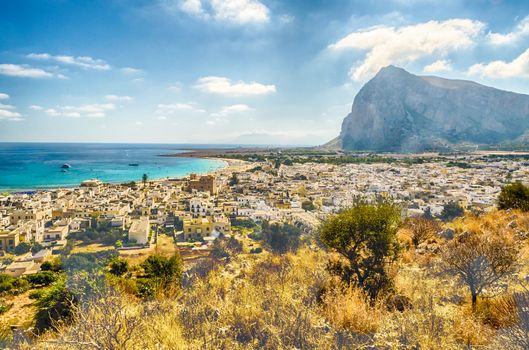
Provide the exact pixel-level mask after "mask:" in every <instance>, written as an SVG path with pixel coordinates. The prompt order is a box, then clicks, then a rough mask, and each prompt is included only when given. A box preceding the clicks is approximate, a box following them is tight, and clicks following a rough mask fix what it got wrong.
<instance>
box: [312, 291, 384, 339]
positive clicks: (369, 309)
mask: <svg viewBox="0 0 529 350" xmlns="http://www.w3.org/2000/svg"><path fill="white" fill-rule="evenodd" d="M322 314H323V315H324V317H325V318H326V319H327V320H328V321H329V323H330V324H331V325H332V326H333V327H335V328H337V329H342V330H348V331H351V332H354V333H359V334H373V333H375V332H376V331H377V330H378V328H379V326H380V322H381V320H382V319H383V317H384V314H385V310H384V309H383V308H382V306H381V305H380V304H379V303H377V304H375V305H374V306H370V305H369V304H368V302H367V300H366V296H365V295H363V293H362V292H361V291H360V290H358V289H354V288H347V289H345V290H340V289H338V288H336V289H333V290H331V291H329V292H327V293H326V295H325V296H324V299H323V305H322Z"/></svg>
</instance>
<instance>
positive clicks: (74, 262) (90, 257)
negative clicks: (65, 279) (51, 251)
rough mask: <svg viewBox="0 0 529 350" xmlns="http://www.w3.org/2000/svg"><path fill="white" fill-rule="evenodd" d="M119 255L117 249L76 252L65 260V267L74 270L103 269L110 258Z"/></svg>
mask: <svg viewBox="0 0 529 350" xmlns="http://www.w3.org/2000/svg"><path fill="white" fill-rule="evenodd" d="M118 256H119V253H118V252H117V251H116V250H104V251H99V252H96V253H76V254H72V255H70V256H68V257H67V258H65V259H64V261H63V264H62V265H63V266H64V269H65V270H67V271H70V272H73V271H89V272H93V271H96V270H101V269H103V268H104V267H105V266H106V265H107V263H108V261H109V260H112V259H115V258H117V257H118Z"/></svg>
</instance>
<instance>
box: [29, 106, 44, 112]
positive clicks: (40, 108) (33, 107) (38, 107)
mask: <svg viewBox="0 0 529 350" xmlns="http://www.w3.org/2000/svg"><path fill="white" fill-rule="evenodd" d="M29 109H31V110H32V111H42V110H43V109H44V108H43V107H41V106H38V105H31V106H29Z"/></svg>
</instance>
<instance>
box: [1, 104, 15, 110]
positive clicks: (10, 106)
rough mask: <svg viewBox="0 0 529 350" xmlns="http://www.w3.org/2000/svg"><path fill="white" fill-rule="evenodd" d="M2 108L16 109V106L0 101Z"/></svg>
mask: <svg viewBox="0 0 529 350" xmlns="http://www.w3.org/2000/svg"><path fill="white" fill-rule="evenodd" d="M0 109H15V106H12V105H5V104H3V103H0Z"/></svg>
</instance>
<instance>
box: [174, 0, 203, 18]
mask: <svg viewBox="0 0 529 350" xmlns="http://www.w3.org/2000/svg"><path fill="white" fill-rule="evenodd" d="M179 8H180V10H182V11H183V12H185V13H187V14H190V15H195V16H199V17H201V16H206V17H209V15H208V14H207V13H206V11H205V10H204V8H203V7H202V1H201V0H182V1H181V2H180V5H179Z"/></svg>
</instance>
